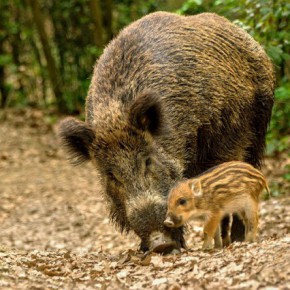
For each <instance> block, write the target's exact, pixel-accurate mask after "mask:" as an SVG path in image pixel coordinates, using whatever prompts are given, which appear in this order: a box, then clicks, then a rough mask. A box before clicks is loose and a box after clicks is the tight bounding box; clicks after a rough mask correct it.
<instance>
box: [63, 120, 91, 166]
mask: <svg viewBox="0 0 290 290" xmlns="http://www.w3.org/2000/svg"><path fill="white" fill-rule="evenodd" d="M58 135H59V137H60V139H61V142H62V145H63V146H64V147H65V148H66V149H67V151H68V154H69V155H70V159H71V161H72V163H73V164H75V165H78V164H81V163H83V162H85V161H88V160H89V159H90V154H89V147H90V145H91V144H92V142H93V141H94V132H93V130H92V128H91V127H90V126H89V125H87V124H86V123H85V122H81V121H78V120H76V119H74V118H66V119H64V120H63V121H61V123H60V124H59V128H58Z"/></svg>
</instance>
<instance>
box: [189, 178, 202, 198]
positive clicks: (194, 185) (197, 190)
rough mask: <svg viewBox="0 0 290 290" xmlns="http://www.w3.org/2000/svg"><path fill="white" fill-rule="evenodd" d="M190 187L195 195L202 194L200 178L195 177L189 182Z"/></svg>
mask: <svg viewBox="0 0 290 290" xmlns="http://www.w3.org/2000/svg"><path fill="white" fill-rule="evenodd" d="M189 187H190V188H191V190H192V193H193V195H194V196H195V197H199V196H202V189H201V183H200V180H198V179H193V180H192V181H190V182H189Z"/></svg>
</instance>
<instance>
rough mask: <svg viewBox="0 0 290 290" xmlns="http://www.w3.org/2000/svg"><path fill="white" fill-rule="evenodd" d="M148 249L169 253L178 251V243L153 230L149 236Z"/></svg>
mask: <svg viewBox="0 0 290 290" xmlns="http://www.w3.org/2000/svg"><path fill="white" fill-rule="evenodd" d="M149 244H150V251H152V252H155V253H162V254H170V253H174V252H178V253H180V245H178V243H177V242H176V241H173V240H172V238H171V237H170V236H168V235H166V234H164V233H162V232H153V233H151V235H150V238H149Z"/></svg>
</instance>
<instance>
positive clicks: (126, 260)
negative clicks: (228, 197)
mask: <svg viewBox="0 0 290 290" xmlns="http://www.w3.org/2000/svg"><path fill="white" fill-rule="evenodd" d="M45 114H48V113H44V112H42V111H36V110H25V111H15V110H11V111H7V112H6V115H5V120H4V121H3V122H1V124H0V136H5V138H1V139H0V148H1V150H0V180H1V183H0V196H1V204H0V232H1V239H0V289H170V290H179V289H271V290H272V289H290V288H289V287H290V235H289V227H290V214H289V213H290V199H289V189H290V186H289V184H288V183H286V182H285V181H284V180H283V179H282V178H281V176H282V174H285V172H284V171H283V168H285V167H286V165H287V164H288V165H289V164H290V161H289V152H288V154H281V156H275V159H270V158H267V159H266V164H265V166H264V168H263V171H264V172H265V174H266V176H267V177H268V179H269V181H270V184H271V183H273V182H274V183H275V184H279V186H280V188H281V190H282V191H283V192H284V194H283V195H282V196H281V197H279V198H271V199H269V200H266V201H262V202H261V205H260V225H259V227H260V229H259V239H258V241H257V242H256V243H252V244H245V243H234V244H231V245H230V246H229V247H227V248H225V249H222V250H214V251H211V252H203V251H201V250H200V248H201V243H202V224H201V223H200V222H199V221H192V222H191V223H190V224H189V227H188V231H187V234H186V240H187V244H188V249H187V250H183V251H182V252H181V254H172V255H167V256H161V255H160V254H156V253H145V254H144V253H141V252H139V251H138V243H139V240H138V238H137V237H136V236H134V235H133V234H129V235H126V236H125V235H124V236H122V235H121V234H119V233H118V232H117V231H116V230H115V229H114V227H113V226H112V225H111V224H110V222H109V220H108V218H107V216H108V215H107V211H106V208H105V206H104V201H103V199H102V195H101V193H100V192H99V191H100V188H98V184H97V179H98V174H97V173H96V172H95V171H94V170H93V168H92V166H90V165H89V164H87V165H85V166H83V167H79V168H73V167H72V166H71V165H70V164H69V163H68V162H67V160H66V158H65V156H64V155H63V152H62V151H60V150H59V145H58V144H57V141H56V137H55V126H54V125H51V124H48V123H45V122H44V121H43V119H47V116H45ZM44 117H45V118H44ZM48 117H49V116H48ZM279 166H280V167H279ZM277 172H278V173H279V174H278V175H277ZM98 190H99V191H98Z"/></svg>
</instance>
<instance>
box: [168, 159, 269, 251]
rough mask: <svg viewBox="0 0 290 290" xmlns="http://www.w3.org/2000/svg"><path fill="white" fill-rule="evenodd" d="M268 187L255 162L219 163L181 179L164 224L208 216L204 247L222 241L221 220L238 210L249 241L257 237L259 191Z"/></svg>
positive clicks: (206, 248)
mask: <svg viewBox="0 0 290 290" xmlns="http://www.w3.org/2000/svg"><path fill="white" fill-rule="evenodd" d="M263 189H266V190H267V192H268V193H270V191H269V188H268V185H267V182H266V180H265V177H264V176H263V174H262V173H261V172H260V171H259V170H257V169H256V168H254V167H253V166H252V165H250V164H248V163H245V162H240V161H232V162H225V163H222V164H221V165H218V166H215V167H213V168H211V169H209V170H207V171H205V172H204V173H202V174H201V175H199V176H197V177H195V178H193V179H188V180H185V181H182V182H179V183H177V185H176V186H175V187H173V188H172V189H171V191H170V192H169V196H168V203H167V205H168V209H167V214H166V219H165V221H164V224H165V225H166V226H167V227H171V228H172V227H180V226H182V225H183V224H184V223H186V222H187V221H188V220H189V219H190V218H192V217H197V216H200V215H202V216H204V217H205V220H206V222H205V225H204V243H203V247H202V248H203V249H204V250H209V249H212V248H213V247H214V243H213V239H214V241H215V247H220V246H221V245H222V241H221V236H220V228H219V225H220V222H221V220H222V218H223V217H224V216H225V215H227V214H233V213H237V214H238V215H239V216H240V218H241V219H242V220H243V222H244V225H245V234H246V241H248V242H253V241H255V239H256V233H257V226H258V204H259V195H260V194H261V192H262V191H263Z"/></svg>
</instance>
